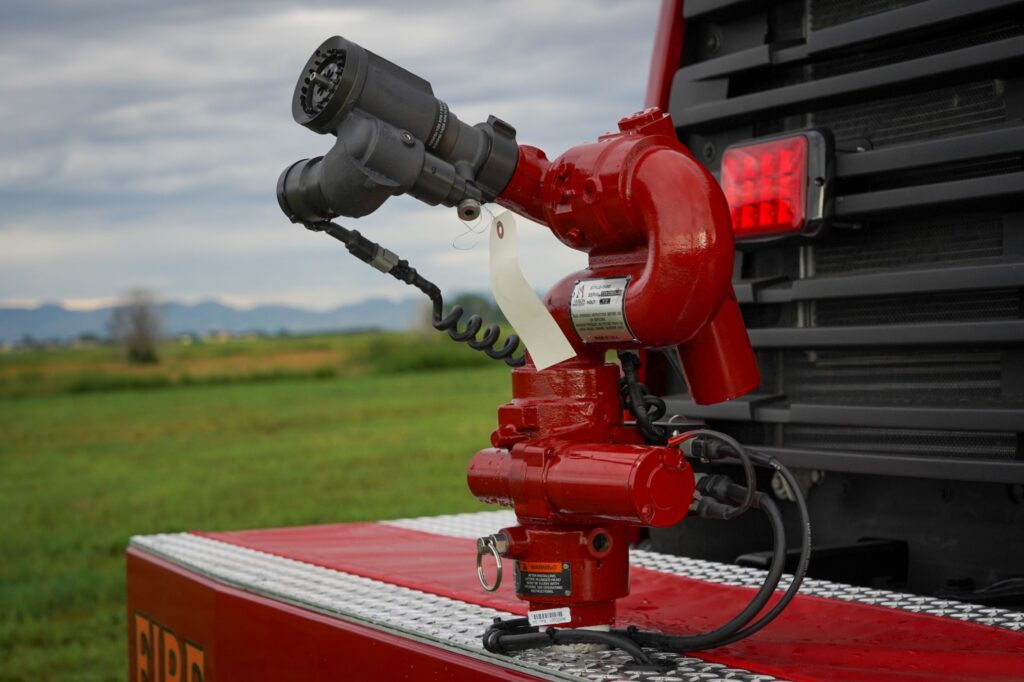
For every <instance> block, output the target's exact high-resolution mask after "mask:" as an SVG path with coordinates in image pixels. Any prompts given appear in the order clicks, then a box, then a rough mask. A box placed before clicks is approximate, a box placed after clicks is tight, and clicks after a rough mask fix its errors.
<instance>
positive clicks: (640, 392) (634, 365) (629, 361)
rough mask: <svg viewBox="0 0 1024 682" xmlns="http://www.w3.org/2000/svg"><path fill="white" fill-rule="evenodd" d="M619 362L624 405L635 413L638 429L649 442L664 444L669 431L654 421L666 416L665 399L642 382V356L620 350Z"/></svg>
mask: <svg viewBox="0 0 1024 682" xmlns="http://www.w3.org/2000/svg"><path fill="white" fill-rule="evenodd" d="M619 363H620V364H621V365H622V378H621V379H620V380H619V393H620V395H621V396H622V404H623V406H625V408H626V409H627V410H629V413H630V414H631V415H633V418H634V419H635V420H636V427H637V429H638V430H639V431H640V433H641V434H642V435H643V437H644V440H645V441H646V442H647V443H648V444H650V445H664V444H665V443H666V442H667V441H668V431H667V430H666V429H665V427H663V426H659V425H657V424H655V423H654V422H656V421H657V420H659V419H661V418H662V417H664V416H665V409H666V408H665V401H664V400H662V399H661V398H659V397H658V396H656V395H652V394H651V392H650V391H649V390H647V387H646V386H645V385H644V384H643V383H641V382H640V379H639V377H638V375H637V372H638V371H639V369H640V357H639V356H638V355H637V354H636V353H632V352H630V351H620V352H619Z"/></svg>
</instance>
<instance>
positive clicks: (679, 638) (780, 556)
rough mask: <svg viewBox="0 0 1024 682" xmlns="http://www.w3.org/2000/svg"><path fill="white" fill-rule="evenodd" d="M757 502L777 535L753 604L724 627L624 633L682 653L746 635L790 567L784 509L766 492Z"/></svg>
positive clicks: (713, 645) (662, 648) (666, 649)
mask: <svg viewBox="0 0 1024 682" xmlns="http://www.w3.org/2000/svg"><path fill="white" fill-rule="evenodd" d="M756 502H757V504H756V506H757V507H758V508H759V509H761V510H762V511H764V512H765V514H766V515H767V516H768V520H769V521H770V522H771V526H772V534H773V536H774V538H775V543H774V552H773V554H772V563H771V566H770V567H769V569H768V574H767V575H766V576H765V579H764V582H763V583H761V587H760V588H759V589H758V591H757V594H755V595H754V598H753V599H751V600H750V603H748V604H747V606H746V607H745V608H744V609H743V610H742V611H740V612H739V613H737V614H736V615H735V616H733V617H732V618H730V619H729V621H728V622H726V623H725V624H723V625H721V626H720V627H718V628H715V629H714V630H712V631H710V632H706V633H701V634H699V635H671V634H665V633H660V632H646V631H643V630H634V629H630V630H626V631H624V632H625V633H628V634H629V635H630V636H631V637H632V638H633V639H634V640H635V641H636V642H637V643H639V644H641V645H643V646H650V647H655V648H657V649H661V650H663V651H673V652H680V653H681V652H686V651H696V650H699V649H713V648H715V647H718V646H722V645H723V644H727V643H729V642H732V641H736V640H737V639H741V638H742V637H743V636H745V635H741V634H740V633H741V632H743V628H744V626H746V625H747V624H748V623H750V621H751V620H753V619H754V617H755V616H757V614H758V613H760V612H761V610H762V609H763V608H764V607H765V605H766V604H767V603H768V601H769V600H770V599H771V598H772V595H773V594H775V589H776V588H777V587H778V585H779V581H780V580H781V579H782V574H783V571H784V570H785V566H786V531H785V527H784V525H783V521H782V512H780V511H779V508H778V506H777V505H776V504H775V502H774V501H773V500H772V499H771V498H770V497H769V496H768V495H765V494H764V493H758V495H757V499H756ZM773 617H774V616H773ZM766 624H767V623H766ZM751 627H753V626H751Z"/></svg>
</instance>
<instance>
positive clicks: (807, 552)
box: [719, 450, 811, 646]
mask: <svg viewBox="0 0 1024 682" xmlns="http://www.w3.org/2000/svg"><path fill="white" fill-rule="evenodd" d="M749 454H750V457H751V458H752V459H754V461H755V462H757V463H758V464H762V465H763V466H768V467H771V468H772V469H774V470H775V471H777V472H778V473H779V475H780V476H782V478H783V479H785V481H786V484H787V485H789V487H790V489H791V490H792V491H793V497H795V498H796V505H797V509H798V510H799V512H800V526H801V529H800V531H801V534H800V559H799V561H798V562H797V566H796V571H795V572H794V573H793V582H791V583H790V584H789V587H788V588H786V591H785V593H784V594H783V595H782V598H781V599H779V601H778V602H776V604H775V606H773V607H772V608H771V609H770V610H769V611H768V612H767V613H765V614H764V615H763V616H761V618H760V619H758V620H757V622H755V623H753V624H752V625H750V626H748V627H746V628H744V629H743V630H742V631H740V632H737V633H736V634H735V635H734V636H733V637H731V638H729V639H728V640H726V641H724V642H722V643H721V644H719V646H722V645H725V644H732V643H733V642H736V641H739V640H741V639H743V638H744V637H749V636H750V635H752V634H754V633H755V632H757V631H758V630H760V629H761V628H763V627H764V626H766V625H768V623H770V622H772V620H774V619H775V617H776V616H778V615H779V614H780V613H782V612H783V610H785V608H786V607H787V606H788V605H789V603H790V602H791V601H793V598H794V597H795V596H796V594H797V592H799V591H800V585H801V584H802V583H803V580H804V577H805V576H806V575H807V567H808V565H809V564H810V562H811V517H810V512H808V510H807V501H806V500H805V499H804V496H803V493H802V492H801V491H800V486H799V484H798V483H797V481H796V478H794V477H793V474H792V472H790V470H789V469H787V468H786V467H785V465H783V464H782V462H780V461H779V460H777V459H776V458H775V457H773V456H772V455H769V454H767V453H764V452H758V451H756V450H751V451H750V453H749Z"/></svg>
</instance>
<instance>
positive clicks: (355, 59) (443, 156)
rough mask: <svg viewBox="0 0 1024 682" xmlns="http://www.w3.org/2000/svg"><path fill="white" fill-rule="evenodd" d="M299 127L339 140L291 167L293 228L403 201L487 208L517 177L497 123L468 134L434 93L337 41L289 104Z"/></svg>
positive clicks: (509, 138) (309, 69)
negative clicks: (405, 197)
mask: <svg viewBox="0 0 1024 682" xmlns="http://www.w3.org/2000/svg"><path fill="white" fill-rule="evenodd" d="M292 116H293V117H294V118H295V121H296V122H297V123H299V124H301V125H303V126H306V127H307V128H309V129H310V130H313V131H316V132H318V133H321V134H333V135H335V136H336V137H337V138H338V139H337V142H336V143H335V146H334V148H333V149H331V151H330V152H328V153H327V154H326V155H324V156H323V157H317V158H315V159H309V160H305V161H300V162H298V163H296V164H293V165H292V166H290V167H289V168H288V169H286V170H285V172H284V173H283V174H282V175H281V178H280V179H279V181H278V193H277V194H278V202H279V203H280V204H281V208H282V210H284V211H285V213H286V214H288V216H289V218H291V219H292V220H293V221H296V222H317V221H320V220H328V219H330V218H333V217H336V216H339V215H342V216H349V217H360V216H363V215H367V214H368V213H371V212H373V211H374V210H376V209H377V208H378V207H379V206H380V205H381V204H382V203H383V202H384V201H385V200H386V199H387V198H388V197H389V196H393V195H396V194H402V193H406V192H408V193H409V194H412V195H413V196H415V197H417V198H418V199H420V200H422V201H424V202H426V203H429V204H444V205H446V206H457V205H458V204H459V203H460V202H462V201H464V200H466V199H473V200H475V201H490V200H491V199H493V198H494V197H496V196H497V195H498V194H500V193H501V191H502V190H503V189H504V188H505V185H507V184H508V181H509V180H510V179H511V177H512V174H513V172H514V171H515V166H516V161H517V160H518V156H519V148H518V145H517V144H516V142H515V129H514V128H512V127H511V126H510V125H508V124H507V123H505V122H503V121H501V120H500V119H496V118H494V117H493V116H492V117H491V118H490V119H488V121H487V122H486V123H480V124H477V125H475V126H470V125H467V124H465V123H463V122H462V121H460V120H459V119H458V117H457V116H456V115H455V114H454V113H453V112H452V111H450V110H449V108H448V105H447V104H445V103H444V102H442V101H441V100H439V99H437V98H436V97H434V93H433V89H432V88H431V87H430V83H428V82H427V81H425V80H424V79H422V78H420V77H419V76H417V75H415V74H413V73H410V72H409V71H406V70H405V69H403V68H401V67H399V66H397V65H395V64H393V63H391V62H389V61H388V60H386V59H384V58H382V57H380V56H378V55H376V54H374V53H373V52H370V51H369V50H367V49H365V48H363V47H361V46H359V45H357V44H355V43H353V42H351V41H348V40H346V39H344V38H342V37H340V36H334V37H333V38H329V39H327V40H326V41H324V42H323V43H322V44H321V45H320V47H318V48H317V50H316V51H315V52H314V53H313V55H312V56H311V57H310V58H309V60H308V61H307V62H306V65H305V67H303V70H302V73H301V74H300V75H299V80H298V83H297V85H296V87H295V93H294V95H293V97H292Z"/></svg>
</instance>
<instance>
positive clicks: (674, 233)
mask: <svg viewBox="0 0 1024 682" xmlns="http://www.w3.org/2000/svg"><path fill="white" fill-rule="evenodd" d="M292 110H293V115H294V118H295V120H296V121H297V122H298V123H300V124H302V125H304V126H306V127H308V128H310V129H311V130H314V131H316V132H318V133H322V134H331V135H334V136H335V137H336V138H337V140H336V142H335V143H334V146H333V147H332V148H331V150H330V151H329V152H327V154H326V155H324V156H323V157H318V158H314V159H308V160H303V161H299V162H297V163H295V164H293V165H292V166H290V167H289V168H287V169H286V170H285V171H284V173H283V174H282V175H281V177H280V180H279V181H278V188H277V195H278V201H279V203H280V205H281V208H282V210H283V211H284V212H285V214H286V215H287V216H288V217H289V218H290V219H291V220H292V221H293V222H298V223H302V224H304V225H305V226H306V227H308V228H309V229H311V230H316V231H323V232H326V233H328V234H330V235H331V236H333V237H335V238H336V239H338V240H340V241H342V242H343V243H344V244H345V245H346V246H347V248H348V250H349V251H350V252H351V253H352V254H353V255H355V256H357V257H358V258H360V259H361V260H363V261H365V262H367V263H369V264H370V265H372V266H374V267H375V268H377V269H378V270H380V271H382V272H384V273H387V274H390V275H392V276H393V277H395V278H397V279H399V280H401V281H403V282H405V283H407V284H409V285H412V286H414V287H416V288H418V289H420V290H421V291H422V292H423V293H424V294H426V295H427V296H428V297H429V298H430V300H431V301H432V303H433V324H434V326H435V327H436V328H438V329H439V330H442V331H446V332H447V333H448V334H449V335H450V336H451V337H452V338H453V339H455V340H457V341H463V342H466V343H468V344H469V345H470V346H471V347H473V348H475V349H477V350H481V351H483V352H486V353H487V354H488V355H490V356H491V357H493V358H495V359H498V360H503V361H504V362H506V363H507V364H508V365H510V366H511V367H513V368H514V369H513V372H512V392H513V398H512V401H511V402H509V403H507V404H505V405H503V406H501V407H500V408H499V410H498V427H497V429H495V430H494V432H493V433H492V434H491V445H492V447H490V448H487V449H484V450H481V451H480V452H478V453H477V454H476V455H475V456H474V457H473V458H472V460H471V462H470V465H469V474H468V480H469V487H470V490H471V491H472V492H473V494H474V495H475V496H476V497H477V498H479V499H480V500H483V501H485V502H489V503H492V504H501V505H505V506H510V507H513V508H514V509H515V513H516V516H517V518H518V522H519V525H517V526H514V527H511V528H505V529H503V530H501V531H500V532H498V533H496V534H494V535H492V536H488V537H485V538H480V539H479V540H478V543H477V545H478V547H477V572H478V575H479V576H480V581H481V584H482V585H483V587H484V588H485V589H497V586H498V583H500V580H501V573H500V571H501V558H502V557H508V558H510V559H512V560H514V561H515V590H516V594H517V596H518V597H519V598H521V599H524V600H526V601H528V602H529V609H530V612H531V615H532V618H530V619H525V618H524V619H513V620H508V621H499V622H496V623H495V624H494V625H493V626H492V627H491V628H490V629H489V630H488V631H487V632H486V633H485V634H484V645H485V646H486V647H487V648H488V649H489V650H491V651H495V652H501V653H510V652H513V651H516V650H522V649H527V648H534V647H540V646H547V645H551V644H585V645H611V646H616V647H620V648H623V649H625V650H627V651H628V652H629V653H630V654H632V655H633V657H634V659H635V660H636V663H637V665H638V666H641V667H642V666H655V667H657V666H658V665H659V663H658V661H656V660H654V659H651V658H650V657H649V656H648V654H647V653H646V652H644V651H643V650H642V648H641V647H645V646H646V647H654V648H660V649H666V650H674V651H687V650H695V649H704V648H711V647H715V646H720V645H723V644H726V643H729V642H732V641H736V640H737V639H740V638H742V637H745V636H747V635H749V634H751V633H752V632H754V631H756V630H758V629H760V628H761V627H764V625H766V624H767V623H768V622H769V621H771V620H772V619H773V618H774V617H775V616H776V615H778V613H779V612H781V611H782V609H783V608H785V606H786V604H787V603H788V602H789V600H790V599H791V598H792V596H793V595H795V593H796V591H797V589H798V588H799V583H800V580H801V578H802V577H803V574H804V573H805V571H806V566H807V558H808V554H809V552H808V549H809V543H810V536H809V524H808V522H807V518H806V506H805V504H804V502H803V498H802V496H801V495H800V488H799V486H798V485H797V484H796V482H795V481H794V480H793V478H792V476H791V475H790V474H789V472H788V471H786V469H785V468H784V467H782V466H781V465H780V464H779V463H778V462H777V461H775V460H774V459H772V458H771V457H769V456H768V455H765V454H762V453H757V452H752V451H751V452H748V451H747V450H746V449H744V448H743V447H742V446H741V445H740V444H739V443H737V442H736V441H735V440H733V439H732V438H730V437H728V436H726V435H724V434H720V433H717V432H714V431H709V430H707V429H702V428H690V429H689V430H682V431H679V430H678V429H674V428H673V427H672V425H671V424H667V423H665V422H664V420H663V417H664V416H665V405H664V402H663V401H661V400H660V399H659V398H658V397H657V396H655V395H652V394H651V393H650V392H649V391H648V390H647V388H646V387H645V386H644V384H643V383H642V382H641V372H642V368H641V357H642V356H643V354H644V353H650V352H653V351H655V350H659V351H662V352H665V353H666V355H667V357H668V358H669V359H670V364H672V365H673V366H675V367H676V368H677V369H678V370H679V371H680V372H681V373H682V374H683V375H684V377H685V381H686V384H687V386H688V388H689V392H690V396H691V397H692V399H693V400H694V401H695V402H697V403H700V404H709V403H717V402H720V401H724V400H730V399H732V398H736V397H738V396H741V395H744V394H746V393H748V392H750V391H752V390H754V389H755V388H756V387H757V386H758V384H759V383H760V375H759V372H758V368H757V363H756V360H755V357H754V353H753V351H752V349H751V346H750V342H749V340H748V338H747V333H746V328H745V326H744V323H743V319H742V317H741V315H740V310H739V306H738V305H737V302H736V299H735V296H734V294H733V291H732V284H731V281H732V271H733V253H734V251H733V234H732V229H731V225H730V217H729V209H728V205H727V203H726V200H725V198H724V196H723V194H722V192H721V190H720V189H719V187H718V185H717V184H716V182H715V180H714V179H713V177H712V176H711V174H710V173H709V172H708V171H707V170H706V169H705V168H704V167H703V166H702V165H701V164H699V163H698V162H697V161H696V160H694V158H693V157H692V156H691V155H690V153H689V151H687V149H686V148H685V147H684V146H683V145H682V144H681V143H680V142H679V141H678V139H677V137H676V132H675V129H674V127H673V125H672V122H671V120H670V119H669V117H668V116H667V115H665V114H663V113H662V112H661V111H659V110H657V109H648V110H645V111H641V112H639V113H637V114H634V115H632V116H627V117H626V118H623V119H622V120H620V121H619V131H618V132H616V133H611V134H607V135H604V136H602V137H601V138H599V139H598V140H597V141H596V142H592V143H588V144H583V145H579V146H577V147H573V148H572V149H570V150H568V151H567V152H565V153H564V154H563V155H562V156H560V157H559V158H557V159H555V160H553V161H549V160H548V159H547V157H546V156H545V154H544V152H542V151H541V150H539V149H536V148H534V147H529V146H525V145H519V144H517V142H516V139H515V130H514V129H513V128H512V127H511V126H510V125H509V124H507V123H505V122H504V121H501V120H500V119H497V118H495V117H493V116H492V117H490V118H489V119H488V120H487V122H486V123H479V124H477V125H475V126H470V125H467V124H466V123H463V122H462V121H460V120H459V119H458V117H457V116H456V115H455V114H454V112H452V111H450V110H449V108H448V106H447V105H446V104H445V103H444V102H442V101H441V100H439V99H437V98H436V97H434V94H433V92H432V89H431V87H430V84H429V83H427V82H426V81H425V80H423V79H422V78H419V77H418V76H415V75H413V74H412V73H409V72H408V71H406V70H404V69H402V68H400V67H398V66H396V65H394V64H392V63H391V62H388V61H387V60H385V59H383V58H381V57H379V56H377V55H376V54H374V53H372V52H370V51H368V50H366V49H364V48H362V47H360V46H358V45H356V44H355V43H352V42H349V41H347V40H345V39H343V38H340V37H334V38H330V39H329V40H327V41H326V42H324V43H323V44H322V45H321V46H320V47H319V48H318V49H317V50H316V52H315V53H314V54H313V56H312V57H311V58H310V60H309V61H308V63H307V64H306V66H305V67H304V69H303V71H302V74H301V75H300V77H299V82H298V85H297V87H296V90H295V94H294V97H293V103H292ZM402 193H407V194H410V195H412V196H414V197H416V198H418V199H420V200H421V201H424V202H426V203H428V204H432V205H437V204H443V205H445V206H449V207H454V208H456V209H457V211H458V214H459V216H460V217H461V218H462V219H464V220H472V219H476V218H477V217H479V215H480V211H481V204H483V203H485V202H490V201H495V202H497V203H498V204H501V205H502V206H505V207H506V208H508V209H510V210H512V211H514V212H516V213H518V214H520V215H523V216H526V217H528V218H530V219H532V220H535V221H537V222H539V223H543V224H545V225H547V226H548V227H549V228H550V229H551V231H552V233H553V234H554V235H555V236H556V237H557V238H558V239H559V240H560V241H561V242H562V243H564V244H566V245H567V246H569V247H571V248H573V249H577V250H579V251H583V252H584V253H586V254H588V256H589V265H588V267H587V268H586V269H584V270H582V271H580V272H575V273H572V274H570V275H568V276H566V277H565V278H563V279H562V280H561V281H560V282H558V283H557V284H555V286H554V287H553V288H552V289H551V291H549V292H548V294H547V296H546V297H545V300H544V303H545V305H546V307H547V309H548V311H550V313H551V315H552V317H553V318H554V320H555V321H556V322H557V324H558V326H559V327H560V328H561V330H562V331H563V332H564V334H565V336H566V337H567V339H568V340H569V342H570V343H571V345H572V347H573V350H574V351H575V353H576V356H575V357H574V358H572V359H569V360H566V361H564V362H561V363H559V364H556V365H554V366H552V367H549V368H546V369H537V368H536V367H535V366H534V364H533V362H532V361H531V359H530V357H529V354H517V349H518V346H519V339H518V338H517V337H516V336H514V335H513V336H509V337H507V338H506V339H505V341H504V343H503V344H502V345H501V346H500V347H499V346H498V343H497V341H498V336H499V329H498V328H497V327H496V326H495V325H491V326H489V327H487V328H485V329H484V330H483V331H482V332H481V326H482V322H481V320H480V318H479V317H478V316H472V317H471V318H469V319H468V320H467V321H466V322H465V324H464V325H462V326H461V327H460V323H461V322H462V319H461V318H462V310H461V309H459V308H458V307H455V308H453V309H452V310H451V311H450V312H448V313H447V314H445V311H444V302H443V298H442V295H441V292H440V290H439V289H438V288H437V287H436V286H435V285H434V284H433V283H431V282H430V281H429V280H427V279H426V278H425V277H424V276H423V275H421V274H420V273H418V272H417V271H416V270H415V269H414V268H412V267H411V266H410V265H409V263H408V262H407V261H405V260H403V259H401V258H400V257H399V256H397V255H396V254H395V253H393V252H391V251H389V250H387V249H385V248H383V247H382V246H380V245H379V244H376V243H374V242H372V241H370V240H369V239H367V238H366V237H364V236H362V235H361V234H360V233H358V232H356V231H354V230H349V229H346V228H344V227H342V226H340V225H337V224H336V223H333V222H331V221H332V219H334V218H336V217H338V216H345V217H350V218H358V217H361V216H365V215H367V214H369V213H372V212H373V211H375V210H376V209H378V208H379V207H380V206H381V205H382V204H383V203H384V202H385V201H386V200H387V198H388V197H390V196H394V195H398V194H402ZM608 351H616V352H618V354H619V359H620V363H619V364H613V363H609V362H607V361H606V354H607V352H608ZM627 416H628V419H627ZM698 460H699V461H701V462H703V463H704V464H717V463H728V464H736V465H739V467H740V469H737V470H741V471H742V472H743V474H744V478H745V480H743V481H742V482H734V481H732V480H731V479H730V478H729V477H728V476H727V475H724V474H714V475H701V476H699V477H695V475H694V472H693V470H692V469H691V466H690V462H691V461H698ZM755 465H761V466H767V467H771V468H773V469H775V470H776V471H778V472H779V473H780V474H781V475H782V476H783V478H784V480H786V481H787V483H788V485H789V487H790V488H791V489H792V492H793V494H794V495H795V496H796V499H797V503H798V505H799V507H800V511H801V517H802V533H801V534H802V537H801V549H802V552H801V558H800V562H799V565H798V567H797V570H796V575H795V579H794V580H792V581H791V582H790V586H789V588H787V590H786V591H785V593H784V594H783V596H782V598H781V599H780V600H778V601H777V602H776V603H775V604H774V605H773V606H772V607H771V608H769V609H768V610H767V611H764V609H765V607H766V606H767V604H768V602H769V600H770V598H771V596H772V595H773V593H774V592H775V590H776V587H777V586H778V583H779V580H780V578H781V576H782V569H783V565H784V562H785V549H786V543H785V535H784V532H783V529H782V520H781V514H780V512H779V510H778V507H777V506H776V504H775V503H774V501H773V500H772V498H771V497H769V496H768V495H766V494H764V493H760V492H758V491H757V490H756V477H755V472H754V467H755ZM695 478H696V482H695ZM751 508H756V509H759V510H761V511H762V512H764V513H765V514H766V515H767V516H768V518H769V520H770V522H771V525H772V527H773V529H774V532H775V554H774V559H773V561H772V563H771V568H770V570H769V571H768V574H767V577H766V580H765V583H764V585H762V588H761V589H760V590H758V591H757V593H756V594H755V596H754V598H753V599H752V600H751V602H750V604H749V605H748V607H747V608H745V609H744V610H743V611H742V612H741V613H739V614H736V615H735V616H733V617H732V618H731V619H730V620H728V622H726V623H724V624H723V625H722V626H721V627H719V628H717V629H716V630H714V631H712V632H708V633H703V634H687V635H675V634H669V633H655V632H642V631H639V630H637V629H635V628H629V629H625V630H622V629H612V627H611V626H613V625H616V623H615V602H616V600H617V599H619V598H621V597H624V596H626V595H627V594H628V592H629V546H630V544H631V543H632V542H634V541H635V540H636V539H637V538H638V537H639V530H640V528H642V527H644V526H655V527H661V526H670V525H673V524H675V523H678V522H679V521H680V520H682V518H683V517H684V516H685V515H686V514H687V513H688V512H690V511H692V512H693V513H695V514H698V515H699V516H701V517H704V518H716V519H723V520H725V519H730V518H734V517H735V516H738V515H739V514H742V513H744V512H745V511H747V510H748V509H751ZM490 559H493V560H494V561H495V562H496V564H497V570H498V574H497V578H496V579H495V580H494V582H489V581H488V579H487V578H486V576H485V570H484V568H485V566H484V564H483V563H482V562H484V561H489V560H490ZM758 616H760V617H758Z"/></svg>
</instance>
